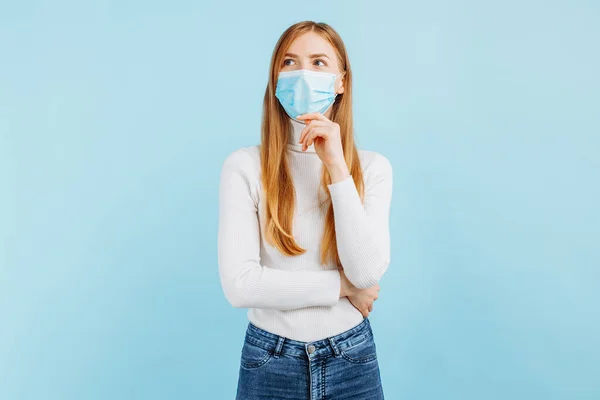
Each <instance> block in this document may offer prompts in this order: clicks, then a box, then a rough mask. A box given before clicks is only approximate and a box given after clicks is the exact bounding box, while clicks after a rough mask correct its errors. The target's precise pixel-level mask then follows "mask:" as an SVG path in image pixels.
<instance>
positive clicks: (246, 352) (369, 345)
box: [236, 317, 384, 400]
mask: <svg viewBox="0 0 600 400" xmlns="http://www.w3.org/2000/svg"><path fill="white" fill-rule="evenodd" d="M383 398H384V397H383V387H382V385H381V376H380V373H379V364H378V360H377V350H376V347H375V341H374V337H373V331H372V330H371V323H370V322H369V319H368V317H367V318H365V319H363V321H362V322H361V323H360V324H358V325H356V326H355V327H353V328H351V329H349V330H347V331H345V332H342V333H340V334H338V335H335V336H332V337H329V338H325V339H322V340H317V341H313V342H301V341H297V340H292V339H288V338H286V337H283V336H279V335H276V334H273V333H271V332H267V331H265V330H263V329H260V328H258V327H257V326H255V325H254V324H252V323H251V322H249V323H248V328H247V330H246V337H245V339H244V344H243V347H242V351H241V360H240V369H239V378H238V386H237V396H236V400H259V399H260V400H267V399H268V400H276V399H282V400H283V399H286V400H291V399H297V400H317V399H319V400H325V399H327V400H342V399H343V400H380V399H383Z"/></svg>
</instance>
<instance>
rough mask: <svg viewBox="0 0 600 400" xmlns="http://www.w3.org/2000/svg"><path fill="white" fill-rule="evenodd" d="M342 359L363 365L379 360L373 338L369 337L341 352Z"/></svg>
mask: <svg viewBox="0 0 600 400" xmlns="http://www.w3.org/2000/svg"><path fill="white" fill-rule="evenodd" d="M340 354H341V355H342V357H343V358H344V359H345V360H346V361H348V362H351V363H355V364H361V363H366V362H371V361H374V360H376V359H377V347H376V346H375V340H374V339H373V336H371V335H369V336H368V337H367V338H365V339H364V340H362V341H360V342H359V343H356V344H352V345H351V346H350V347H346V348H344V349H343V350H340Z"/></svg>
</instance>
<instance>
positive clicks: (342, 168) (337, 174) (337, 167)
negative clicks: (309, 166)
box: [325, 160, 350, 184]
mask: <svg viewBox="0 0 600 400" xmlns="http://www.w3.org/2000/svg"><path fill="white" fill-rule="evenodd" d="M325 166H326V168H327V171H328V172H329V176H330V177H331V183H332V184H333V183H337V182H340V181H343V180H344V179H346V178H347V177H349V176H350V171H349V170H348V165H346V161H345V160H341V161H336V162H334V163H331V164H326V165H325Z"/></svg>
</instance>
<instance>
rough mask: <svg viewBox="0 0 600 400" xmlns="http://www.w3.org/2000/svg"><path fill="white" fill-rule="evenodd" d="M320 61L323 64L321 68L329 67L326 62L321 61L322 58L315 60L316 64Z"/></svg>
mask: <svg viewBox="0 0 600 400" xmlns="http://www.w3.org/2000/svg"><path fill="white" fill-rule="evenodd" d="M318 61H321V62H322V63H323V65H320V67H325V66H327V63H326V62H325V61H323V60H321V59H320V58H317V59H316V60H315V62H318Z"/></svg>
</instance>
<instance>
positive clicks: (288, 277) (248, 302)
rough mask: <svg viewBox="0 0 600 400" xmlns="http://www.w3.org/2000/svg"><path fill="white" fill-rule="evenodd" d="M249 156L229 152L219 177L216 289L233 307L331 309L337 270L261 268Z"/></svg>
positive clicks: (336, 297) (336, 294)
mask: <svg viewBox="0 0 600 400" xmlns="http://www.w3.org/2000/svg"><path fill="white" fill-rule="evenodd" d="M252 161H253V160H252V158H251V156H250V155H249V154H248V153H247V152H245V151H244V150H242V149H238V150H237V151H234V152H233V153H231V154H230V155H229V156H228V157H227V158H226V160H225V162H224V164H223V166H222V169H221V173H220V186H219V228H218V264H219V276H220V280H221V286H222V288H223V292H224V294H225V297H226V298H227V300H228V301H229V303H230V304H231V305H232V306H233V307H239V308H273V309H278V310H292V309H296V308H303V307H309V306H333V305H335V304H336V303H337V302H338V300H339V295H340V280H341V277H340V272H339V271H338V270H337V269H335V270H324V271H286V270H281V269H276V268H271V267H268V266H266V265H262V264H261V259H260V240H261V236H260V235H261V233H260V223H259V220H258V213H257V211H258V204H257V201H256V200H255V199H254V198H253V196H252V185H256V184H258V182H259V180H258V177H255V176H253V175H255V174H253V173H252V171H255V170H256V166H254V165H253V164H252Z"/></svg>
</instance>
